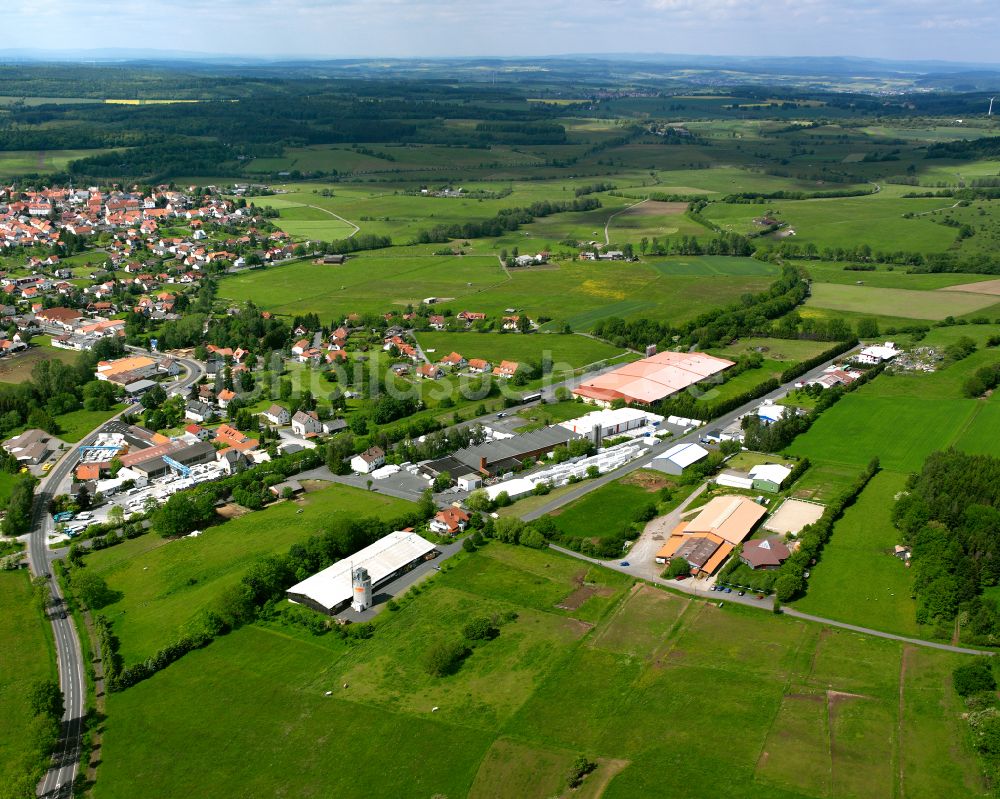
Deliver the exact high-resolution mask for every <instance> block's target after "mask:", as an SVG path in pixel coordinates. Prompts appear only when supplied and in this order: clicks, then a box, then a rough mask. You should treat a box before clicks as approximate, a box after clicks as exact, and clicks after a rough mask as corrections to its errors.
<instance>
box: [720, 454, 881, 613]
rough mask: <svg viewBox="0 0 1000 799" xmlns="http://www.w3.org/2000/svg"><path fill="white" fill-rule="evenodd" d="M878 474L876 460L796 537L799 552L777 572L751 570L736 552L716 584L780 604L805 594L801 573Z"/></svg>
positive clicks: (804, 584)
mask: <svg viewBox="0 0 1000 799" xmlns="http://www.w3.org/2000/svg"><path fill="white" fill-rule="evenodd" d="M878 471H879V461H878V458H873V459H872V460H871V462H869V464H868V466H867V467H865V470H864V471H863V472H861V473H860V474H859V475H858V477H857V478H856V479H855V480H854V482H853V483H852V484H851V485H850V486H849V487H848V488H847V489H845V490H844V492H843V493H842V494H841V495H840V496H839V497H837V498H836V499H834V500H833V501H831V502H829V503H828V504H827V506H826V509H825V510H824V511H823V515H822V516H820V518H819V519H818V520H817V521H816V522H814V523H813V524H810V525H807V526H806V527H804V528H803V529H802V531H801V532H800V533H799V535H798V542H799V548H798V549H797V550H796V551H795V552H793V553H792V555H791V557H789V558H788V560H786V561H785V562H784V563H783V564H781V566H780V567H779V568H778V569H777V570H775V571H757V570H754V569H751V568H750V567H749V566H747V565H746V564H745V563H743V562H742V561H741V560H739V557H738V554H739V553H738V551H737V553H735V555H736V557H733V558H732V559H731V560H730V561H729V563H727V564H726V565H725V566H724V567H723V569H722V571H721V572H719V582H720V583H723V584H725V583H729V584H736V585H740V586H746V587H749V588H751V589H753V590H755V591H763V592H766V593H769V592H770V591H772V590H773V591H774V593H775V595H776V596H777V598H778V601H780V602H787V601H789V600H791V599H795V598H797V597H799V596H802V595H803V594H805V591H806V578H805V572H806V571H807V570H808V569H809V568H810V567H811V566H813V565H814V564H815V563H816V561H817V560H818V559H819V556H820V554H821V552H822V551H823V547H824V545H825V544H826V542H827V541H829V540H830V536H831V535H832V534H833V528H834V525H835V524H836V522H837V521H838V520H839V519H840V517H841V516H843V515H844V511H845V510H847V508H849V507H850V506H851V505H853V504H854V503H855V502H856V501H857V499H858V496H860V494H861V492H862V491H864V489H865V487H866V486H867V485H868V483H869V482H870V481H871V479H872V478H873V477H874V476H875V475H876V474H878Z"/></svg>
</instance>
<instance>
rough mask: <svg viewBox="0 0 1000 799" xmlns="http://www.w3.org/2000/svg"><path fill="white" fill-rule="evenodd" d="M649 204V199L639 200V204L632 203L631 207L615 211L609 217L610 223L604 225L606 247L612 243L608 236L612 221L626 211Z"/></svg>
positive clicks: (627, 206)
mask: <svg viewBox="0 0 1000 799" xmlns="http://www.w3.org/2000/svg"><path fill="white" fill-rule="evenodd" d="M647 202H649V197H647V198H646V199H645V200H639V202H637V203H632V204H631V205H626V206H625V207H624V208H622V209H621V210H620V211H615V212H614V213H613V214H612V215H611V216H609V217H608V221H607V222H605V223H604V243H605V244H606V245H607V244H610V243H611V237H610V236H609V235H608V228H610V227H611V220H612V219H614V218H615V217H616V216H618V215H619V214H624V213H625V212H626V211H631V210H632V209H633V208H635V207H637V206H640V205H642V204H643V203H647Z"/></svg>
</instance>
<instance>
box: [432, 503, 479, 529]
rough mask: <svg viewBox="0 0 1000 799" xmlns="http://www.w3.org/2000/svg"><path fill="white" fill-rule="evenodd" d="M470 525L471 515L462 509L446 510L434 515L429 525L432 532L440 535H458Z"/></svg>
mask: <svg viewBox="0 0 1000 799" xmlns="http://www.w3.org/2000/svg"><path fill="white" fill-rule="evenodd" d="M468 524H469V514H468V513H466V512H465V511H464V510H462V509H461V508H445V509H444V510H439V511H438V512H437V513H436V514H434V518H433V519H431V522H430V524H429V525H428V526H429V527H430V529H431V531H432V532H435V533H439V534H440V535H456V534H458V533H460V532H462V531H463V530H465V528H466V526H467V525H468Z"/></svg>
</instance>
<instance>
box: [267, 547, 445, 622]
mask: <svg viewBox="0 0 1000 799" xmlns="http://www.w3.org/2000/svg"><path fill="white" fill-rule="evenodd" d="M437 555H438V551H437V549H436V548H435V546H434V544H432V543H431V542H430V541H428V540H427V539H426V538H423V537H421V536H419V535H417V534H416V533H412V532H407V531H405V530H403V531H396V532H394V533H389V535H387V536H385V538H380V539H379V540H378V541H376V542H375V543H374V544H371V545H370V546H367V547H365V548H364V549H362V550H361V551H360V552H355V553H354V554H353V555H351V556H350V557H347V558H344V559H343V560H338V561H337V562H336V563H334V564H333V565H332V566H329V567H327V568H325V569H323V571H321V572H317V573H316V574H314V575H312V577H307V578H306V579H305V580H303V581H302V582H301V583H298V584H297V585H293V586H292V587H291V588H289V589H288V591H287V594H288V599H289V600H290V601H292V602H295V603H297V604H300V605H307V606H308V607H310V608H312V609H313V610H318V611H319V612H320V613H326V614H328V615H330V616H333V615H335V614H336V613H339V612H340V611H342V610H343V609H344V608H346V607H347V606H348V605H351V606H353V607H354V609H355V610H364V609H366V608H368V607H371V604H372V596H373V592H374V591H375V590H377V589H379V588H381V587H382V586H384V585H385V584H386V583H388V582H391V581H392V580H393V579H395V578H396V577H399V576H400V575H401V574H405V573H406V572H408V571H410V570H411V569H413V568H414V567H415V566H417V565H418V564H420V563H423V562H424V561H425V560H431V559H432V558H435V557H437ZM359 589H360V590H359ZM359 603H360V604H364V605H365V607H363V608H359V607H358V605H359Z"/></svg>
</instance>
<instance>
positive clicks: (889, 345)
mask: <svg viewBox="0 0 1000 799" xmlns="http://www.w3.org/2000/svg"><path fill="white" fill-rule="evenodd" d="M899 353H900V350H897V349H896V345H895V344H894V343H893V342H891V341H887V342H885V344H882V345H881V346H878V345H875V346H871V347H865V348H864V349H863V350H861V352H859V353H858V354H857V355H855V356H854V360H855V361H857V362H858V363H869V364H879V363H882V362H883V361H891V360H892V359H893V358H895V357H896V356H897V355H899Z"/></svg>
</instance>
